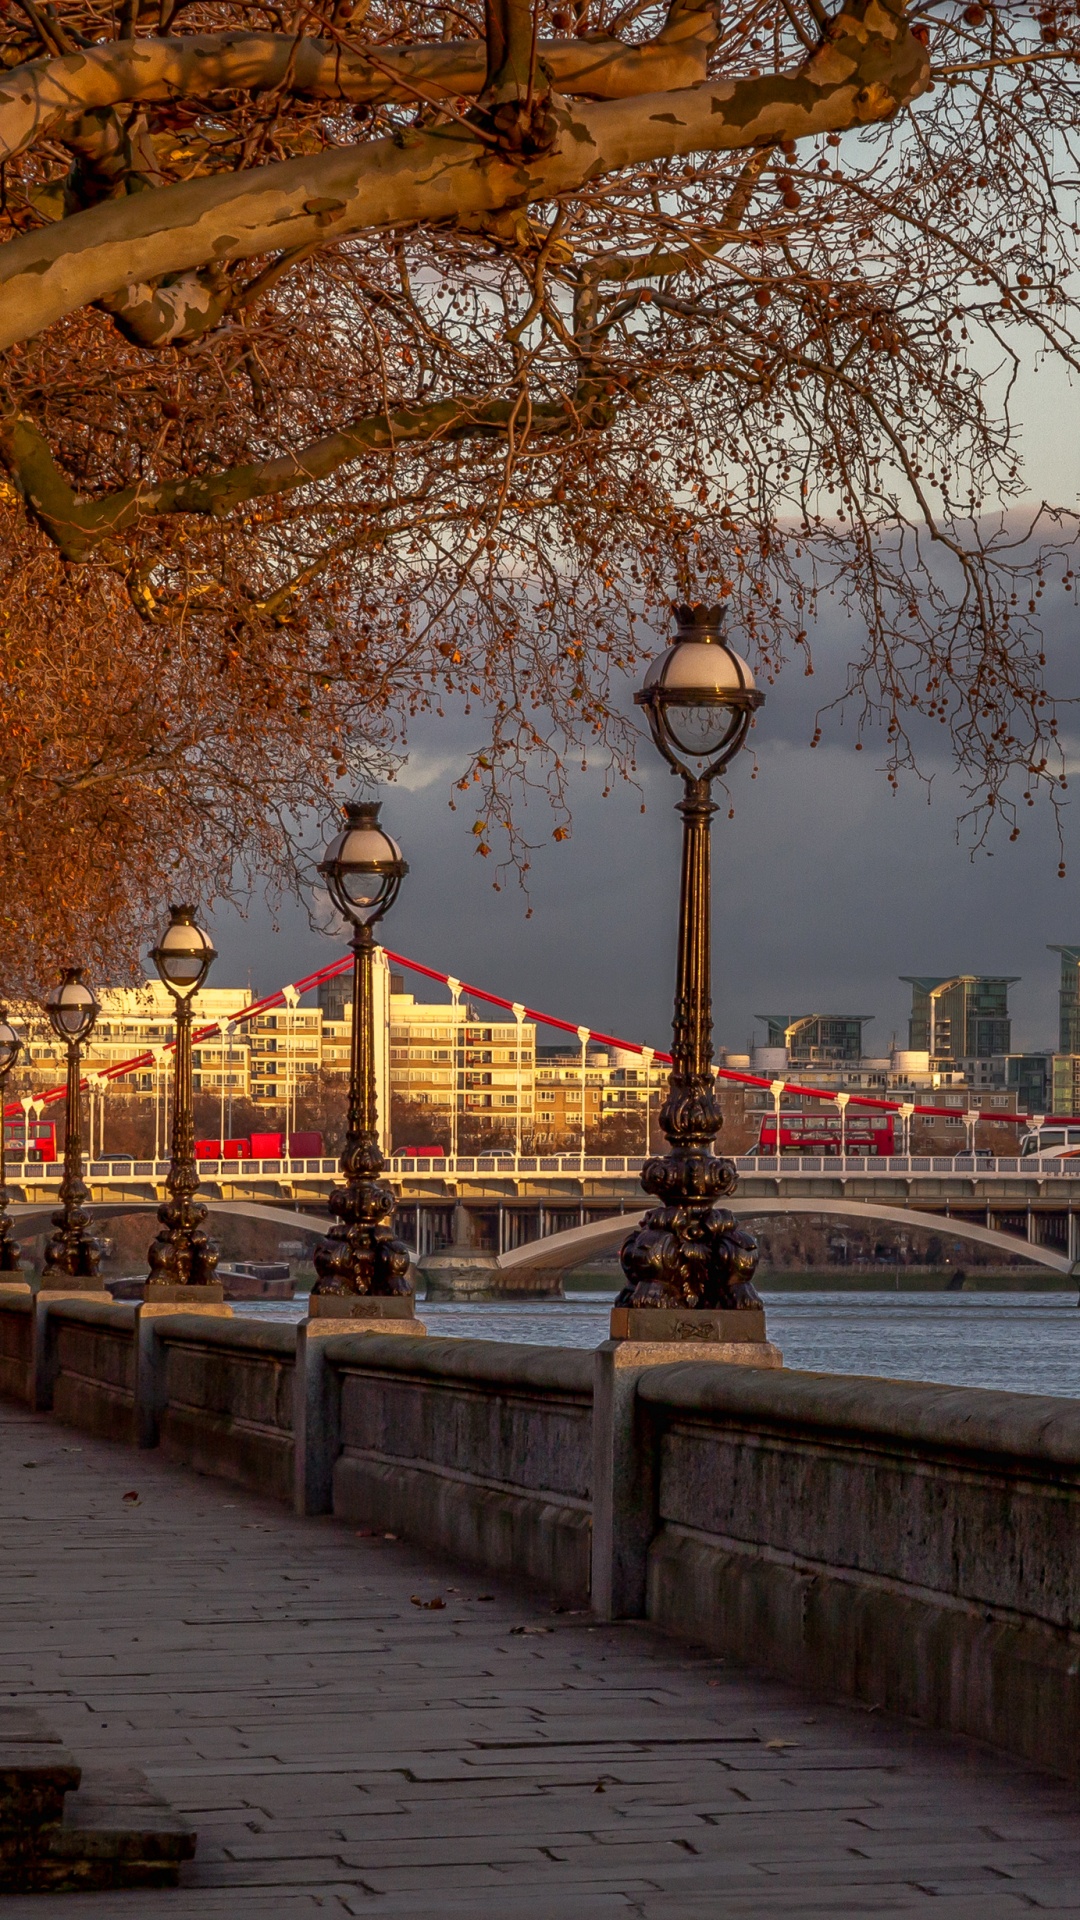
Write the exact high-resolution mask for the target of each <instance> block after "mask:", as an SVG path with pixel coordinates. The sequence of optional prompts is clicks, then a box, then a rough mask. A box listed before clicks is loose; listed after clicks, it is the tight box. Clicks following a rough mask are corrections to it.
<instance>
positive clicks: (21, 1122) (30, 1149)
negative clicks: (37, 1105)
mask: <svg viewBox="0 0 1080 1920" xmlns="http://www.w3.org/2000/svg"><path fill="white" fill-rule="evenodd" d="M4 1151H5V1153H7V1154H9V1155H10V1156H11V1158H12V1160H36V1161H39V1162H41V1163H43V1164H49V1163H51V1162H52V1161H54V1160H55V1159H56V1123H55V1121H53V1120H31V1122H30V1137H29V1142H28V1141H27V1128H26V1120H25V1118H24V1116H23V1115H22V1114H21V1113H20V1114H18V1115H14V1114H12V1115H10V1116H9V1117H8V1119H6V1120H5V1121H4Z"/></svg>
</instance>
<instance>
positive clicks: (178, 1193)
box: [146, 907, 224, 1300]
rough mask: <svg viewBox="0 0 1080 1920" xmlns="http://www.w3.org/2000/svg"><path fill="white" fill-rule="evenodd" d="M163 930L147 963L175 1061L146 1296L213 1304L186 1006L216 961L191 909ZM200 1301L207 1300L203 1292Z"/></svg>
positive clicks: (212, 1258) (175, 914)
mask: <svg viewBox="0 0 1080 1920" xmlns="http://www.w3.org/2000/svg"><path fill="white" fill-rule="evenodd" d="M170 914H171V917H170V920H169V924H168V927H167V928H166V930H165V932H164V933H163V934H162V936H161V939H160V940H159V942H158V944H157V946H156V947H155V948H154V951H153V954H152V955H151V958H152V959H153V961H154V964H155V966H156V967H157V970H158V973H159V974H160V975H161V978H162V980H163V981H164V983H165V985H166V986H167V987H168V989H169V992H170V993H171V994H172V997H173V1003H174V1005H175V1008H176V1058H175V1064H174V1067H173V1113H172V1140H171V1158H170V1163H169V1172H168V1177H167V1179H166V1181H165V1187H166V1191H167V1193H168V1199H167V1200H163V1201H162V1203H161V1205H160V1207H159V1208H158V1219H159V1220H160V1221H161V1231H160V1232H159V1234H158V1236H157V1238H156V1240H154V1241H153V1242H152V1243H151V1246H150V1252H149V1262H150V1277H149V1280H148V1281H147V1286H146V1297H147V1299H148V1300H152V1299H153V1298H154V1296H155V1295H157V1297H158V1298H159V1299H160V1298H161V1297H162V1296H163V1293H164V1290H165V1289H169V1290H170V1293H171V1290H172V1289H173V1288H175V1287H182V1288H184V1289H185V1290H191V1289H194V1288H196V1287H198V1288H199V1289H206V1288H210V1289H211V1290H212V1292H213V1296H214V1298H215V1299H216V1300H220V1299H221V1298H222V1295H223V1291H224V1290H223V1288H222V1284H221V1282H220V1281H219V1280H215V1277H214V1274H215V1269H216V1267H217V1254H216V1253H214V1252H212V1251H211V1248H210V1244H209V1242H208V1240H207V1237H206V1234H205V1232H204V1231H203V1222H204V1221H205V1219H206V1208H205V1207H204V1206H203V1205H202V1203H201V1202H200V1201H198V1200H196V1198H195V1195H196V1194H197V1193H198V1191H199V1175H198V1170H197V1168H196V1164H195V1116H194V1113H193V1110H192V1082H191V1019H192V1013H191V1003H192V1001H193V999H194V998H195V995H196V994H197V993H198V991H199V988H200V987H201V986H202V984H203V982H204V980H205V979H206V976H207V974H208V973H209V971H210V968H211V966H212V965H213V963H214V961H215V960H216V959H217V954H216V953H215V952H214V949H213V946H212V945H211V943H210V937H209V935H208V934H206V933H204V932H203V930H202V928H201V927H200V926H198V925H197V924H196V920H195V914H194V911H193V909H192V908H191V907H173V908H171V909H170ZM201 1297H202V1299H204V1300H205V1299H207V1298H208V1297H209V1296H208V1295H207V1293H206V1292H205V1291H203V1292H202V1294H201Z"/></svg>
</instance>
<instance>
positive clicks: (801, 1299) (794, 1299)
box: [236, 1289, 1080, 1398]
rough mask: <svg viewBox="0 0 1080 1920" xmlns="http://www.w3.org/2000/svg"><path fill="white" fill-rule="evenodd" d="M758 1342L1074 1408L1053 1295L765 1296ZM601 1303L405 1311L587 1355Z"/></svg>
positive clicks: (1073, 1327)
mask: <svg viewBox="0 0 1080 1920" xmlns="http://www.w3.org/2000/svg"><path fill="white" fill-rule="evenodd" d="M762 1291H763V1293H764V1298H765V1305H766V1310H767V1314H768V1329H769V1338H770V1339H771V1340H774V1341H775V1342H776V1344H777V1345H778V1346H779V1347H780V1348H781V1350H782V1352H783V1355H784V1362H785V1364H786V1365H787V1366H789V1367H798V1368H804V1369H808V1370H810V1371H812V1372H820V1373H861V1374H875V1375H878V1376H880V1377H884V1378H887V1379H893V1380H938V1381H944V1382H945V1383H947V1384H949V1385H952V1386H964V1387H1001V1388H1005V1389H1007V1390H1008V1391H1011V1392H1013V1393H1053V1394H1066V1395H1069V1396H1071V1397H1073V1398H1080V1312H1078V1311H1077V1307H1076V1304H1075V1301H1074V1299H1073V1297H1072V1295H1071V1294H1063V1293H1011V1294H1010V1293H1003V1294H997V1293H984V1294H977V1293H937V1294H910V1293H909V1294H903V1293H859V1294H856V1295H852V1294H850V1293H824V1292H823V1293H799V1294H791V1293H786V1292H784V1293H770V1292H769V1291H768V1290H767V1289H763V1290H762ZM613 1299H614V1295H613V1294H611V1293H574V1294H570V1295H568V1297H567V1298H566V1299H565V1300H545V1301H532V1302H529V1303H525V1304H520V1305H519V1304H516V1303H511V1302H505V1303H504V1302H502V1301H484V1302H478V1303H476V1304H475V1305H472V1306H468V1305H465V1304H459V1303H454V1302H449V1303H440V1304H436V1303H435V1302H434V1301H433V1302H431V1303H430V1304H428V1303H427V1302H425V1301H422V1300H421V1301H418V1302H417V1311H418V1313H419V1315H420V1318H421V1319H422V1320H423V1321H424V1323H425V1325H426V1326H427V1328H428V1331H429V1333H431V1334H454V1335H456V1336H458V1337H459V1338H461V1339H466V1340H513V1341H524V1342H528V1343H533V1344H535V1345H538V1346H552V1347H595V1346H598V1345H599V1343H600V1341H601V1340H606V1339H607V1333H608V1315H609V1313H610V1310H611V1304H612V1300H613ZM236 1311H237V1312H238V1313H245V1314H246V1313H249V1312H250V1313H254V1314H255V1315H256V1316H257V1317H258V1318H259V1319H274V1320H298V1319H300V1318H301V1317H302V1316H303V1315H304V1314H306V1311H307V1302H306V1300H305V1299H303V1298H299V1299H297V1300H296V1301H293V1302H290V1303H288V1304H286V1303H285V1302H281V1303H280V1304H279V1303H276V1302H275V1303H270V1302H267V1303H265V1304H258V1305H251V1304H247V1303H245V1304H244V1305H239V1304H238V1305H237V1308H236Z"/></svg>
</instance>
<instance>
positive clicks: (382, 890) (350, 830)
mask: <svg viewBox="0 0 1080 1920" xmlns="http://www.w3.org/2000/svg"><path fill="white" fill-rule="evenodd" d="M408 871H409V869H408V866H407V864H406V862H405V861H404V859H403V858H402V853H401V848H400V847H399V846H398V844H397V841H396V840H392V839H391V838H390V835H389V834H388V833H386V832H384V830H383V828H382V827H380V825H379V803H378V801H376V800H360V801H357V800H350V801H349V803H348V805H347V806H346V808H345V825H344V827H343V828H342V830H341V832H340V833H339V834H337V835H335V837H334V839H333V840H331V842H330V844H329V846H328V847H327V849H326V852H325V853H324V855H323V857H322V859H321V860H320V862H319V872H320V873H321V874H322V876H323V879H324V880H325V881H326V885H327V888H328V890H329V893H330V897H331V899H332V900H333V902H334V905H335V906H336V907H337V909H338V912H339V913H341V914H344V916H345V918H346V920H350V921H351V922H352V924H353V926H354V927H371V926H374V924H375V922H376V920H381V919H382V916H383V914H384V913H386V912H387V911H388V909H389V908H390V907H392V906H393V904H394V901H395V900H396V899H397V896H398V890H399V888H400V886H401V882H402V880H403V879H404V878H405V875H406V874H407V873H408Z"/></svg>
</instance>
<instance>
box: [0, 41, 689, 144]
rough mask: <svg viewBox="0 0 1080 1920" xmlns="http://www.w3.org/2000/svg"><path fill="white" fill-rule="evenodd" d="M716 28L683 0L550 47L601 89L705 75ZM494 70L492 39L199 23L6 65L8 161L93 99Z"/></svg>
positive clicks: (335, 85) (95, 104)
mask: <svg viewBox="0 0 1080 1920" xmlns="http://www.w3.org/2000/svg"><path fill="white" fill-rule="evenodd" d="M715 38H716V21H715V17H714V12H713V9H712V8H711V7H705V8H702V7H701V6H700V5H696V6H688V7H685V8H680V7H673V8H672V12H671V16H670V18H669V20H668V22H667V24H666V26H665V27H664V28H663V30H662V31H661V33H660V34H659V35H658V36H657V38H656V39H655V40H653V41H651V42H648V43H647V44H645V45H643V46H640V47H628V46H625V45H624V44H623V42H622V41H620V40H616V39H607V38H604V39H600V38H598V39H595V40H594V39H589V40H547V41H542V42H541V43H540V45H539V48H538V53H539V57H540V59H541V60H542V61H543V62H544V65H545V66H546V68H547V69H548V72H549V73H550V75H551V79H552V82H553V84H554V85H555V86H556V87H557V88H558V90H559V92H561V93H565V94H568V95H573V96H577V95H582V96H591V97H593V98H597V99H623V98H627V97H629V96H631V95H633V94H638V93H650V92H655V91H658V90H665V89H668V88H677V87H688V86H693V85H694V84H695V83H696V82H698V81H700V80H702V79H703V78H704V76H705V62H706V58H707V56H708V50H709V48H710V46H711V45H712V44H713V41H714V40H715ZM486 77H487V53H486V48H485V45H484V42H483V41H482V40H462V41H444V42H441V43H439V44H433V45H431V46H414V47H404V48H398V47H386V48H380V49H379V51H378V54H377V55H371V54H368V53H365V52H364V51H363V50H355V51H354V50H351V49H347V48H342V47H339V46H334V45H332V44H331V43H330V42H328V41H326V40H318V39H311V38H304V39H300V40H297V39H296V38H295V37H294V36H293V35H291V34H273V33H222V34H191V35H185V36H183V37H182V38H181V37H177V38H175V39H162V40H151V39H145V40H143V39H140V40H126V41H125V40H113V41H107V42H106V43H105V44H104V45H102V46H94V47H88V48H86V49H85V51H83V52H80V53H72V54H66V55H64V56H62V57H61V58H58V59H55V60H35V61H33V62H32V63H31V64H29V65H28V66H25V67H15V68H13V69H12V70H11V71H10V72H9V73H6V74H3V73H0V160H11V159H13V158H14V157H15V156H16V155H17V154H19V153H22V152H23V151H24V150H25V149H26V148H27V147H29V146H30V145H31V144H32V143H33V142H34V141H35V140H38V139H41V138H43V137H44V136H46V135H58V136H59V137H61V138H62V137H63V123H64V122H65V121H66V120H68V119H70V118H71V116H72V115H81V114H85V113H87V112H89V111H90V110H92V109H97V108H103V107H117V106H122V105H125V104H133V103H135V102H143V103H145V104H151V103H154V102H158V103H161V102H164V101H169V100H181V99H183V100H199V99H205V98H207V97H209V96H211V95H213V94H216V93H227V92H234V91H239V92H250V93H264V92H265V93H272V92H274V91H275V90H276V89H278V88H280V87H284V88H285V89H286V91H287V93H288V94H289V95H290V96H291V97H292V98H294V99H299V100H304V99H307V100H342V101H349V102H350V103H351V104H353V105H364V104H372V103H374V102H375V101H393V100H401V101H409V100H414V99H415V98H416V97H417V92H418V91H419V92H420V93H422V94H423V95H424V96H426V97H428V98H431V99H440V98H449V97H452V96H453V95H456V94H464V95H470V94H478V93H479V92H480V91H481V89H482V87H483V86H484V83H485V79H486Z"/></svg>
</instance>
